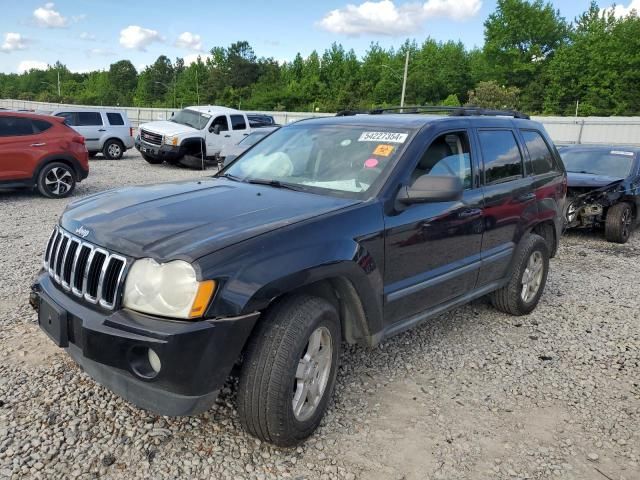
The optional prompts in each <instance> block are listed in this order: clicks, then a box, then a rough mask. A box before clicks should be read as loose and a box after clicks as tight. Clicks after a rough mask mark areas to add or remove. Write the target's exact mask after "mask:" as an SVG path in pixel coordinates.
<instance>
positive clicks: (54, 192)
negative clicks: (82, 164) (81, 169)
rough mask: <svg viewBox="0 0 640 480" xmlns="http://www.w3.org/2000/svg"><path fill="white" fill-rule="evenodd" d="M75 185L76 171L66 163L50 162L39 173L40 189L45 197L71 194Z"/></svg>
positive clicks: (61, 196) (59, 196)
mask: <svg viewBox="0 0 640 480" xmlns="http://www.w3.org/2000/svg"><path fill="white" fill-rule="evenodd" d="M75 187H76V177H75V172H74V171H73V168H71V167H70V166H69V165H67V164H66V163H61V162H52V163H49V164H47V165H45V166H44V167H43V168H42V170H40V173H39V174H38V191H39V192H40V193H41V194H42V195H44V196H45V197H49V198H63V197H66V196H69V195H71V193H72V192H73V190H74V189H75Z"/></svg>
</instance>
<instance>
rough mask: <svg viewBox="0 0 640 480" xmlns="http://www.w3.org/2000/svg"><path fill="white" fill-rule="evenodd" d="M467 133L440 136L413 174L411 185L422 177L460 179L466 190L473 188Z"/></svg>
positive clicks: (432, 143) (430, 146)
mask: <svg viewBox="0 0 640 480" xmlns="http://www.w3.org/2000/svg"><path fill="white" fill-rule="evenodd" d="M469 152H470V148H469V136H468V135H467V132H464V131H462V132H451V133H446V134H444V135H441V136H439V137H438V138H436V139H435V140H434V141H433V142H431V145H429V148H427V150H426V151H425V152H424V155H422V158H421V159H420V161H419V162H418V165H417V166H416V169H415V170H414V171H413V173H412V174H411V183H413V182H415V181H416V179H417V178H418V177H421V176H422V175H444V176H447V175H451V176H454V177H459V178H460V181H462V184H463V185H464V188H465V190H468V189H471V188H473V175H472V170H471V155H470V153H469Z"/></svg>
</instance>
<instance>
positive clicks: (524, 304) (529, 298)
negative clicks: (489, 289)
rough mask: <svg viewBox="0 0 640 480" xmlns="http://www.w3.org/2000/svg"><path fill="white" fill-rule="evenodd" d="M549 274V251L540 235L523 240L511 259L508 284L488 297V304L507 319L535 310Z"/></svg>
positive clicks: (533, 235)
mask: <svg viewBox="0 0 640 480" xmlns="http://www.w3.org/2000/svg"><path fill="white" fill-rule="evenodd" d="M548 274H549V247H548V246H547V242H546V241H545V240H544V238H542V237H541V236H540V235H535V234H531V235H529V236H528V237H527V238H525V239H524V240H523V243H522V244H521V245H520V248H519V249H518V250H517V252H516V256H515V258H514V259H513V270H512V272H511V278H510V279H509V283H507V284H506V285H505V286H504V287H502V288H501V289H499V290H496V291H495V292H493V293H492V294H491V303H493V306H494V307H495V308H497V309H498V310H500V311H502V312H505V313H510V314H511V315H526V314H528V313H531V312H532V311H533V309H535V308H536V306H537V305H538V302H539V301H540V297H541V296H542V292H543V291H544V286H545V284H546V283H547V275H548Z"/></svg>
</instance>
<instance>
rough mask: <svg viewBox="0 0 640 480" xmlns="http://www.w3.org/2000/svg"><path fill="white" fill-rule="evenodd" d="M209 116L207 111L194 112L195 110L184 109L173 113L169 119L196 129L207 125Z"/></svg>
mask: <svg viewBox="0 0 640 480" xmlns="http://www.w3.org/2000/svg"><path fill="white" fill-rule="evenodd" d="M210 118H211V115H209V114H207V113H200V112H196V111H195V110H189V109H184V110H180V111H179V112H177V113H175V114H174V115H173V117H171V118H170V119H169V121H171V122H173V123H179V124H180V125H186V126H187V127H191V128H195V129H196V130H202V129H203V128H204V127H206V126H207V122H208V121H209V119H210Z"/></svg>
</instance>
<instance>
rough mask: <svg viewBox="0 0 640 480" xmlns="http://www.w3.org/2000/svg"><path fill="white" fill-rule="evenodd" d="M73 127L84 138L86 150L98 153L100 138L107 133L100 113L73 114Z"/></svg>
mask: <svg viewBox="0 0 640 480" xmlns="http://www.w3.org/2000/svg"><path fill="white" fill-rule="evenodd" d="M74 114H75V125H74V126H73V128H74V129H75V130H76V131H77V132H78V133H80V135H82V136H83V137H84V140H85V144H86V145H87V150H89V151H90V152H98V151H100V149H101V147H102V144H101V138H102V136H103V135H104V133H105V132H106V131H107V129H106V127H105V125H104V122H103V120H102V115H101V114H100V112H83V111H78V112H74Z"/></svg>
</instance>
